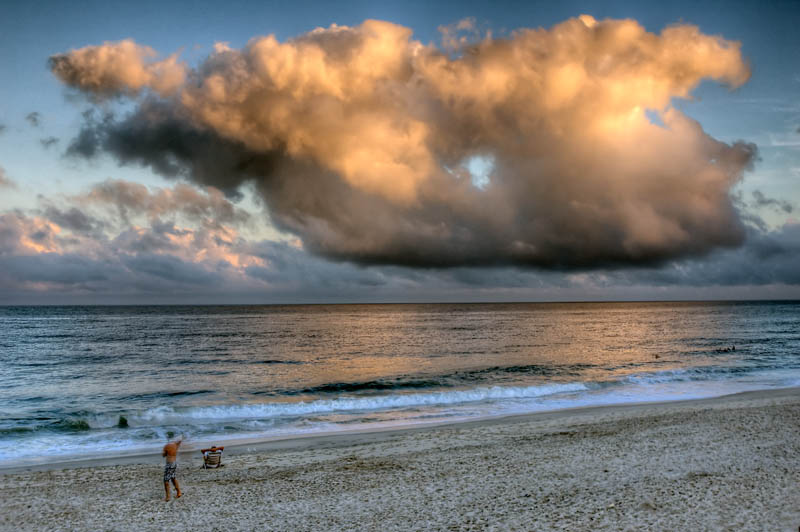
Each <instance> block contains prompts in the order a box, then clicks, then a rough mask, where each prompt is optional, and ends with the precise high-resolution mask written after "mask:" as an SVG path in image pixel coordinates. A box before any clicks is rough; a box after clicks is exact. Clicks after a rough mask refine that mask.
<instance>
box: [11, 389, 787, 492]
mask: <svg viewBox="0 0 800 532" xmlns="http://www.w3.org/2000/svg"><path fill="white" fill-rule="evenodd" d="M786 396H789V397H793V396H797V397H800V387H789V388H776V389H773V388H770V389H762V390H752V391H745V392H737V393H733V394H726V395H720V396H715V397H705V398H700V399H680V400H672V401H652V402H637V403H617V404H611V405H596V406H579V407H570V408H561V409H556V410H546V411H540V412H531V413H525V414H504V415H497V416H485V417H479V418H470V419H463V418H462V419H458V420H448V421H435V422H431V423H427V424H419V423H415V424H409V425H399V426H389V427H377V428H367V429H358V428H356V429H350V430H342V431H328V432H312V433H308V434H291V435H285V436H274V437H267V438H243V439H231V440H216V441H214V442H213V445H218V446H220V445H221V446H224V447H225V456H226V457H227V456H237V455H242V454H250V453H264V452H274V451H282V450H295V449H303V450H306V449H313V448H315V447H317V446H330V445H335V446H339V447H347V446H349V445H353V444H354V443H361V442H366V441H369V442H377V441H381V440H385V439H388V438H391V437H392V436H394V435H396V434H406V433H408V434H413V433H417V432H425V431H431V430H437V429H442V428H448V427H463V428H470V427H480V426H489V425H495V424H514V423H525V422H541V423H545V422H547V423H559V422H565V423H566V422H568V421H570V420H571V419H572V418H580V417H581V416H587V415H592V414H597V415H610V416H619V415H625V414H631V413H632V414H645V413H648V412H649V411H651V410H652V412H649V413H651V414H658V413H663V412H666V411H667V410H670V409H672V408H675V409H692V408H695V407H701V406H703V405H707V406H709V407H714V406H724V405H725V404H727V403H730V402H736V401H737V400H741V401H747V400H758V399H770V398H780V397H786ZM662 411H663V412H662ZM210 445H212V442H210V441H208V442H201V443H198V444H194V443H192V442H189V446H188V447H183V448H182V450H181V451H180V452H179V453H178V457H179V459H180V460H181V461H182V462H187V461H191V460H192V459H193V458H196V456H195V455H198V454H199V450H200V448H203V447H206V446H210ZM195 447H196V448H195ZM158 460H161V453H160V451H154V452H144V453H133V454H117V455H108V456H102V457H95V458H82V457H79V458H74V459H66V460H56V461H52V462H42V463H36V464H25V465H19V466H16V465H15V466H0V478H2V477H3V476H4V475H10V474H19V473H25V472H40V471H55V470H64V469H78V468H95V467H109V466H126V465H143V464H149V463H153V462H154V461H158Z"/></svg>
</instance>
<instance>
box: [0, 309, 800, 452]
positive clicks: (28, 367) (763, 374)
mask: <svg viewBox="0 0 800 532" xmlns="http://www.w3.org/2000/svg"><path fill="white" fill-rule="evenodd" d="M798 385H800V302H685V303H683V302H680V303H673V302H668V303H666V302H665V303H546V304H419V305H416V304H401V305H296V306H131V307H122V306H119V307H117V306H110V307H100V306H85V307H78V306H73V307H70V306H60V307H0V447H1V448H3V450H4V451H3V453H1V454H0V467H9V466H19V465H28V464H40V463H48V462H56V461H63V460H71V459H81V458H96V457H106V456H115V455H125V454H138V453H145V452H152V451H158V450H160V448H161V446H162V445H163V444H164V443H165V441H166V439H167V438H168V437H169V436H171V435H174V436H178V435H183V436H184V437H185V438H186V439H187V441H188V442H191V443H192V444H193V445H196V446H198V447H199V446H201V445H205V444H224V443H226V442H232V441H237V440H239V441H241V440H251V439H256V440H258V439H268V438H274V437H287V436H294V435H304V434H311V433H321V432H336V431H348V430H364V429H371V428H379V427H381V428H385V427H400V426H412V425H420V424H428V423H440V422H448V421H462V420H470V419H477V418H483V417H488V416H503V415H512V414H523V413H530V412H540V411H546V410H555V409H563V408H571V407H583V406H593V405H610V404H621V403H639V402H648V401H672V400H681V399H693V398H703V397H712V396H719V395H725V394H730V393H736V392H741V391H748V390H758V389H769V388H781V387H792V386H798Z"/></svg>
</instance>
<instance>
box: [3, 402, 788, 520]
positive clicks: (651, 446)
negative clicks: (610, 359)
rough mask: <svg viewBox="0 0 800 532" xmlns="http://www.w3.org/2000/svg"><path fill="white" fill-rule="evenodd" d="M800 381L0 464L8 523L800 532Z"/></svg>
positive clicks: (4, 509)
mask: <svg viewBox="0 0 800 532" xmlns="http://www.w3.org/2000/svg"><path fill="white" fill-rule="evenodd" d="M798 436H800V389H789V390H774V391H764V392H749V393H743V394H737V395H732V396H727V397H722V398H716V399H707V400H697V401H684V402H673V403H660V404H646V405H630V406H617V407H597V408H591V409H579V410H570V411H562V412H551V413H543V414H535V415H529V416H518V417H512V418H503V419H492V420H484V421H479V422H470V423H462V424H454V425H445V426H438V427H427V428H420V429H411V430H395V431H384V432H372V433H360V434H342V435H332V436H331V435H329V436H319V437H312V438H301V439H295V440H284V441H276V442H267V443H262V444H259V445H253V444H251V445H247V446H239V447H231V448H230V449H228V450H226V455H225V458H224V463H225V467H223V468H221V469H218V470H210V471H206V470H202V469H201V468H200V465H201V459H200V453H199V452H197V451H196V450H191V449H190V450H187V451H186V452H184V453H182V454H181V456H180V467H179V470H178V474H179V479H180V482H181V484H182V487H183V489H184V496H183V497H182V498H180V499H177V500H173V501H171V502H164V501H163V500H162V499H163V496H164V492H163V485H162V483H161V474H162V462H161V460H162V459H161V458H160V457H159V456H145V457H137V458H128V459H126V460H122V459H118V460H104V461H96V462H82V463H79V464H71V465H70V466H69V467H64V465H63V464H62V465H55V466H54V465H50V466H46V467H39V468H38V469H37V470H8V469H7V470H5V471H3V472H2V474H1V475H0V485H1V486H2V491H3V495H4V496H3V500H4V508H3V511H2V513H0V528H2V529H3V530H737V531H741V530H797V529H798V526H800V490H799V489H798V488H800V486H798V478H800V475H798V473H800V460H799V459H798V456H800V438H799V437H798Z"/></svg>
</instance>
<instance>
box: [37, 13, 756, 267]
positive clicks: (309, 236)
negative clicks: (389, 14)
mask: <svg viewBox="0 0 800 532" xmlns="http://www.w3.org/2000/svg"><path fill="white" fill-rule="evenodd" d="M447 42H448V43H449V46H450V48H448V49H447V50H442V49H439V48H437V47H436V46H433V45H423V44H421V43H420V42H418V41H415V40H413V39H412V31H411V30H410V29H409V28H405V27H402V26H398V25H395V24H391V23H388V22H381V21H366V22H364V23H362V24H361V25H359V26H357V27H343V26H336V25H333V26H331V27H329V28H326V29H316V30H314V31H311V32H309V33H307V34H304V35H300V36H298V37H296V38H294V39H291V40H289V41H286V42H279V41H278V40H277V39H276V38H275V37H273V36H267V37H260V38H254V39H252V40H251V41H250V42H249V43H248V44H247V45H246V46H245V47H244V48H242V49H240V50H236V49H231V48H229V47H228V46H226V45H222V44H218V45H217V46H216V47H215V50H214V52H213V53H212V54H211V55H210V56H209V57H208V58H206V59H205V60H204V61H203V62H202V63H201V64H199V65H198V66H197V67H196V68H190V67H188V66H186V65H183V64H180V63H179V62H178V61H177V59H176V58H175V56H170V57H169V58H168V59H166V60H163V61H157V60H156V59H155V56H154V55H153V52H152V51H151V50H150V49H149V48H146V47H142V46H140V45H138V44H135V43H132V42H130V41H123V42H121V43H106V44H103V45H99V46H89V47H86V48H82V49H80V50H73V51H71V52H67V53H64V54H59V55H56V56H54V57H53V58H51V65H52V69H53V72H54V73H55V74H56V75H57V76H58V77H59V78H60V79H61V80H62V81H63V82H64V83H65V84H67V85H69V86H71V87H74V88H76V89H78V90H80V91H83V92H85V93H86V94H87V95H89V96H90V97H91V98H92V99H93V100H94V101H97V100H101V99H103V98H109V97H112V96H113V97H117V96H121V97H130V98H134V99H135V102H136V106H135V109H134V111H133V112H132V113H130V114H128V115H126V116H124V117H122V118H119V119H116V118H114V117H113V116H110V115H105V116H103V118H102V119H94V118H93V119H90V120H89V121H87V124H86V126H85V128H84V130H83V131H82V132H81V133H80V134H79V135H78V137H77V138H76V139H74V141H73V143H72V145H71V146H70V148H69V151H70V153H73V154H79V155H84V156H89V157H90V156H95V155H97V154H99V153H101V152H107V153H110V154H112V155H113V156H114V157H116V158H117V159H118V160H119V161H120V162H121V163H124V164H140V165H144V166H148V167H150V168H152V169H153V170H154V171H156V172H158V173H160V174H162V175H165V176H172V177H174V176H184V177H187V178H190V179H193V180H195V181H197V182H199V183H202V184H205V185H212V186H215V187H217V188H219V189H221V190H223V191H225V192H226V193H228V194H235V193H236V190H237V189H238V187H239V186H240V185H241V184H242V183H245V182H252V183H253V184H254V185H255V186H256V188H257V190H258V191H259V192H260V193H261V195H262V197H263V199H264V200H265V202H266V204H267V205H268V207H269V212H270V215H271V216H272V219H273V222H274V223H275V224H276V225H277V226H279V227H280V228H282V229H284V230H287V231H290V232H292V233H294V234H296V235H298V236H299V237H300V238H301V239H302V242H303V245H304V248H305V249H307V250H309V251H311V252H313V253H316V254H320V255H323V256H325V257H328V258H334V259H342V260H350V261H354V262H358V263H362V264H394V265H412V266H447V267H457V266H481V265H518V266H526V267H527V266H534V267H541V268H550V269H583V268H601V267H615V266H641V265H653V264H662V263H665V262H667V261H670V260H673V259H677V258H681V257H691V256H702V255H705V254H707V253H709V252H711V251H712V250H714V249H718V248H720V247H735V246H737V245H739V244H741V243H742V241H743V239H744V237H745V229H744V225H743V223H742V221H741V219H740V217H739V214H738V212H737V210H736V208H735V207H734V204H733V203H732V199H731V193H730V191H731V188H732V187H733V186H734V185H735V184H736V183H737V182H739V181H740V180H741V179H742V175H743V172H745V171H746V170H747V169H748V168H749V167H750V165H751V163H752V161H753V159H754V157H755V147H754V146H753V145H750V144H746V143H735V144H732V145H731V144H726V143H724V142H720V141H717V140H715V139H713V138H711V137H710V136H709V135H708V134H706V133H705V132H704V131H703V129H702V127H701V125H700V124H698V123H697V122H695V121H693V120H691V119H690V118H688V117H686V116H685V115H683V114H682V113H680V112H679V111H678V110H676V109H674V108H673V107H671V102H672V100H673V99H674V98H687V97H690V96H691V92H692V90H693V89H694V88H695V87H696V86H697V85H698V84H699V83H700V82H701V81H702V80H703V79H712V80H717V81H719V82H721V83H725V84H727V85H729V86H731V87H738V86H739V85H741V84H742V83H744V82H745V81H746V80H747V79H748V77H749V69H748V66H747V64H746V63H745V61H744V60H743V59H742V57H741V53H740V47H739V44H738V43H735V42H731V41H726V40H724V39H723V38H721V37H715V36H708V35H704V34H702V33H700V31H699V30H698V28H697V27H695V26H691V25H675V26H670V27H668V28H666V29H664V30H663V31H662V32H661V33H660V34H654V33H649V32H647V31H645V29H644V28H643V27H642V26H641V25H639V24H638V23H637V22H636V21H633V20H604V21H599V22H598V21H596V20H594V19H593V18H591V17H588V16H582V17H579V18H576V19H571V20H568V21H566V22H564V23H562V24H559V25H557V26H554V27H553V28H551V29H523V30H518V31H516V32H514V33H513V34H511V35H510V36H509V37H507V38H491V37H485V38H482V39H478V40H475V39H472V40H470V39H456V38H453V36H452V35H448V36H447ZM648 113H655V114H656V115H658V117H659V120H656V121H655V122H657V123H654V122H652V121H651V120H650V119H649V118H648ZM476 167H483V168H484V169H485V170H484V172H483V173H484V174H485V175H475V174H476V171H475V168H476Z"/></svg>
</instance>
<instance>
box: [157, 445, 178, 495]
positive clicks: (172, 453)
mask: <svg viewBox="0 0 800 532" xmlns="http://www.w3.org/2000/svg"><path fill="white" fill-rule="evenodd" d="M181 443H183V440H182V439H179V440H178V441H174V442H169V443H167V444H166V445H165V446H164V451H163V452H162V453H161V456H164V457H165V458H166V463H165V464H164V491H165V492H166V493H167V496H166V498H164V500H165V501H168V500H169V498H170V489H169V481H170V480H171V481H172V483H173V484H174V485H175V491H176V492H177V493H176V494H175V498H176V499H177V498H178V497H180V496H181V495H183V494H182V493H181V487H180V486H179V485H178V479H177V478H176V477H175V472H176V471H177V469H178V448H179V447H180V446H181Z"/></svg>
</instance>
